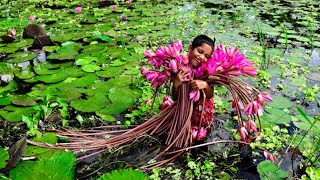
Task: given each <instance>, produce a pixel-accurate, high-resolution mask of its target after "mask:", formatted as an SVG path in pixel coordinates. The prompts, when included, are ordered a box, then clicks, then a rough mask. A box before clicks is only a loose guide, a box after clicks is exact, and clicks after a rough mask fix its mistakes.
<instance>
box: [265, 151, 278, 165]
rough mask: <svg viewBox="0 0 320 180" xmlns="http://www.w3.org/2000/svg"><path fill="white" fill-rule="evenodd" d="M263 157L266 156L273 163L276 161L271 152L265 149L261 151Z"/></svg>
mask: <svg viewBox="0 0 320 180" xmlns="http://www.w3.org/2000/svg"><path fill="white" fill-rule="evenodd" d="M263 154H264V157H265V158H266V160H269V161H271V162H273V163H275V162H276V161H277V159H276V157H274V156H273V155H272V154H270V153H268V152H267V151H263Z"/></svg>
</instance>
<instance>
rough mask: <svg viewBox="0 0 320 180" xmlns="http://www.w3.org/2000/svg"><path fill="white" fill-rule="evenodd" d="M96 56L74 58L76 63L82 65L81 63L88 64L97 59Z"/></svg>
mask: <svg viewBox="0 0 320 180" xmlns="http://www.w3.org/2000/svg"><path fill="white" fill-rule="evenodd" d="M97 60H98V58H96V57H89V56H87V57H83V58H79V59H77V60H76V65H78V66H83V65H89V64H90V63H91V62H93V61H97Z"/></svg>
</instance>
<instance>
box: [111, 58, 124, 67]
mask: <svg viewBox="0 0 320 180" xmlns="http://www.w3.org/2000/svg"><path fill="white" fill-rule="evenodd" d="M124 64H126V60H125V59H117V60H115V61H112V63H111V64H110V66H122V65H124Z"/></svg>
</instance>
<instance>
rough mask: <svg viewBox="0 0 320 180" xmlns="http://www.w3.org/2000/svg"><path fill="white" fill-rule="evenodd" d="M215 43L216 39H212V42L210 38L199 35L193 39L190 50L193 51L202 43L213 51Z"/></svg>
mask: <svg viewBox="0 0 320 180" xmlns="http://www.w3.org/2000/svg"><path fill="white" fill-rule="evenodd" d="M215 42H216V38H214V40H212V39H211V38H209V37H208V36H206V35H199V36H197V37H195V38H194V39H193V41H192V44H191V46H192V49H194V48H196V47H198V46H201V45H202V44H203V43H206V44H208V45H209V46H211V47H212V49H214V44H215Z"/></svg>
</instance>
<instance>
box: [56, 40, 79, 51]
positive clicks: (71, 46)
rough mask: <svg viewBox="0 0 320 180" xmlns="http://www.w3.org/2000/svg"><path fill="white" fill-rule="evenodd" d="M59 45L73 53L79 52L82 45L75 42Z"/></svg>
mask: <svg viewBox="0 0 320 180" xmlns="http://www.w3.org/2000/svg"><path fill="white" fill-rule="evenodd" d="M61 45H62V46H63V47H66V48H69V49H72V50H73V51H79V50H81V49H82V48H83V46H82V44H80V43H76V42H73V41H67V42H65V43H62V44H61ZM58 50H59V49H58Z"/></svg>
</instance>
